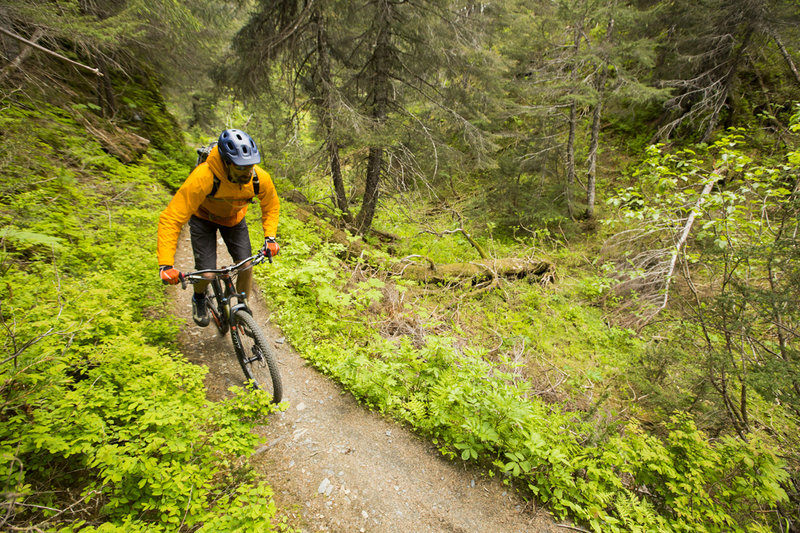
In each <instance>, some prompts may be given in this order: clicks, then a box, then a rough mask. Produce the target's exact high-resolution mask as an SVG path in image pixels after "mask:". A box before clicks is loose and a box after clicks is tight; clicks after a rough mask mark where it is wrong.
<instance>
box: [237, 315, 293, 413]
mask: <svg viewBox="0 0 800 533" xmlns="http://www.w3.org/2000/svg"><path fill="white" fill-rule="evenodd" d="M233 325H234V326H235V327H236V331H237V333H238V335H236V336H237V337H238V338H239V343H240V345H239V346H236V342H235V341H234V347H235V348H236V358H237V359H238V360H239V364H240V365H241V366H242V371H243V372H244V375H245V377H246V378H247V379H248V380H252V381H253V384H254V385H255V386H256V387H258V388H259V389H261V390H263V391H266V392H268V393H270V394H271V395H272V401H273V403H279V402H280V401H281V397H282V396H283V387H282V385H281V376H280V374H279V373H278V361H277V360H276V359H275V356H274V354H273V353H272V349H271V348H270V347H269V343H268V342H267V338H266V337H265V336H264V333H263V332H262V331H261V328H259V327H258V324H256V321H255V319H254V318H253V317H252V316H251V315H250V313H248V312H247V311H245V310H243V309H240V310H238V311H236V313H234V315H233ZM254 357H256V358H257V360H256V361H251V362H248V359H252V358H254Z"/></svg>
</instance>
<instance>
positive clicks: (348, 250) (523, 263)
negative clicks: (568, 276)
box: [284, 196, 555, 283]
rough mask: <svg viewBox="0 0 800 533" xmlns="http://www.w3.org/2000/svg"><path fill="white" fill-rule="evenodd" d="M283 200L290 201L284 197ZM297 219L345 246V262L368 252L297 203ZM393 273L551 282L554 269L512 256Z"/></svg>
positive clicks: (430, 278) (428, 279)
mask: <svg viewBox="0 0 800 533" xmlns="http://www.w3.org/2000/svg"><path fill="white" fill-rule="evenodd" d="M284 199H288V198H286V196H284ZM294 216H295V217H296V218H298V219H300V220H302V221H303V222H305V223H306V224H310V225H313V226H315V227H317V228H319V229H320V231H321V232H322V234H323V235H325V238H326V239H327V240H328V241H329V242H335V243H338V244H341V245H342V246H344V247H345V248H344V251H343V252H342V254H340V256H341V257H342V258H343V259H346V258H348V257H359V256H360V255H361V253H362V252H364V251H365V250H366V249H367V245H366V244H365V243H364V241H362V240H361V239H353V238H352V237H349V236H348V234H347V233H346V232H345V231H343V230H341V229H338V228H335V227H334V226H333V225H331V224H330V223H329V222H327V221H326V220H323V219H321V218H320V217H318V216H317V215H315V214H314V213H312V212H311V211H309V210H307V209H305V208H304V207H301V206H299V205H297V204H294ZM393 271H394V273H395V275H398V276H401V277H403V278H406V279H411V280H414V281H419V282H422V283H453V282H458V281H467V280H470V281H472V282H473V283H480V282H482V281H484V280H491V279H495V278H506V279H522V278H532V279H535V280H550V279H551V278H552V276H553V273H554V271H555V268H554V266H553V264H552V263H549V262H547V261H538V260H525V259H519V258H516V257H511V258H505V259H491V258H489V259H481V260H480V261H475V262H471V263H452V264H444V265H436V264H433V263H432V262H430V260H429V261H428V262H425V263H411V264H409V263H398V264H397V265H395V266H394V267H393Z"/></svg>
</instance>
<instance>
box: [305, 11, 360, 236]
mask: <svg viewBox="0 0 800 533" xmlns="http://www.w3.org/2000/svg"><path fill="white" fill-rule="evenodd" d="M314 19H315V21H316V23H317V54H318V56H319V76H320V83H319V85H320V92H321V96H322V122H323V126H324V128H325V144H326V145H327V147H328V159H329V161H330V166H331V178H332V180H333V190H334V193H335V198H334V200H335V203H336V208H337V209H339V211H341V212H342V217H343V218H344V220H345V221H346V222H348V223H349V222H351V221H352V220H351V218H352V217H351V215H350V206H349V204H348V201H347V193H346V192H345V189H344V180H343V179H342V165H341V161H340V159H339V144H338V142H337V141H336V133H335V128H334V124H335V122H334V118H333V114H334V107H335V104H334V98H333V76H332V73H331V61H330V56H329V54H328V49H329V47H328V34H327V31H326V27H325V22H324V20H323V19H322V17H321V16H319V14H315V15H314Z"/></svg>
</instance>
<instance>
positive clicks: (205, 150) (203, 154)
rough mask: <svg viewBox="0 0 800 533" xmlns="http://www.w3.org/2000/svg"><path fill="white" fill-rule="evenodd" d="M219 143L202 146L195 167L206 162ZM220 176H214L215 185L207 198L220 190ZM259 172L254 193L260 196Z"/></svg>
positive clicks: (254, 179)
mask: <svg viewBox="0 0 800 533" xmlns="http://www.w3.org/2000/svg"><path fill="white" fill-rule="evenodd" d="M216 145H217V141H214V142H212V143H210V144H208V145H206V146H201V147H200V148H198V149H197V163H195V164H194V168H197V167H199V166H200V164H201V163H205V162H206V159H208V154H210V153H211V150H212V149H213V148H214V147H215V146H216ZM219 184H220V181H219V178H218V177H216V176H214V186H213V187H212V188H211V192H210V193H208V194H207V195H206V198H213V197H214V195H215V194H217V191H218V190H219ZM258 189H259V183H258V174H256V175H255V176H253V193H255V195H256V196H258Z"/></svg>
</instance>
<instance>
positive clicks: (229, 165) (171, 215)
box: [158, 129, 280, 327]
mask: <svg viewBox="0 0 800 533" xmlns="http://www.w3.org/2000/svg"><path fill="white" fill-rule="evenodd" d="M260 162H261V154H260V153H259V152H258V147H257V146H256V143H255V142H254V141H253V139H252V138H250V136H249V135H248V134H246V133H245V132H243V131H241V130H237V129H227V130H225V131H223V132H222V134H220V136H219V141H218V142H217V146H215V147H214V148H213V149H212V150H211V152H210V153H209V155H208V158H207V159H206V161H205V162H204V163H201V164H200V165H198V166H197V167H196V168H195V169H194V170H193V171H192V173H191V174H189V177H188V178H186V181H184V182H183V185H181V187H180V189H178V192H176V193H175V196H174V197H173V198H172V200H171V201H170V202H169V205H167V207H166V209H164V211H163V212H162V213H161V216H160V218H159V220H158V264H159V267H158V268H159V275H160V276H161V280H162V281H163V282H164V283H165V284H166V283H168V284H171V285H174V284H176V283H179V282H180V278H181V273H180V272H179V271H178V270H177V269H175V268H174V267H173V264H174V263H175V250H176V248H177V246H178V237H179V236H180V232H181V228H182V227H183V225H184V224H186V222H189V231H190V235H191V239H192V250H193V252H194V266H195V269H196V270H205V269H213V268H216V267H217V231H219V233H220V235H221V236H222V239H223V241H224V242H225V245H226V246H227V248H228V252H229V253H230V254H231V257H232V258H233V260H234V262H237V263H238V262H240V261H242V260H244V259H247V258H248V257H250V256H251V255H252V249H251V246H250V236H249V233H248V230H247V222H246V221H245V218H244V217H245V213H246V212H247V206H248V204H249V203H250V201H251V200H252V199H253V198H254V197H255V196H258V201H259V203H260V204H261V225H262V227H263V229H264V246H263V248H262V249H261V252H262V253H263V254H265V255H266V254H267V252H268V251H269V252H270V253H271V254H272V255H276V254H277V253H278V252H279V251H280V246H279V245H278V243H277V242H275V235H276V233H277V229H278V213H279V210H280V202H279V201H278V194H277V192H276V191H275V186H274V185H273V183H272V179H271V178H270V175H269V174H268V173H267V172H266V171H265V170H264V169H262V168H261V167H259V166H258V163H260ZM209 277H211V276H209ZM252 279H253V273H252V270H250V269H245V270H242V271H240V273H239V278H238V280H237V282H236V290H237V291H239V292H244V293H245V295H248V296H249V294H250V287H251V285H252ZM208 283H209V282H199V283H195V284H194V294H193V295H192V318H193V319H194V321H195V323H196V324H197V325H198V326H203V327H205V326H207V325H208V323H209V316H208V308H207V305H206V293H205V291H206V287H207V286H208Z"/></svg>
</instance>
